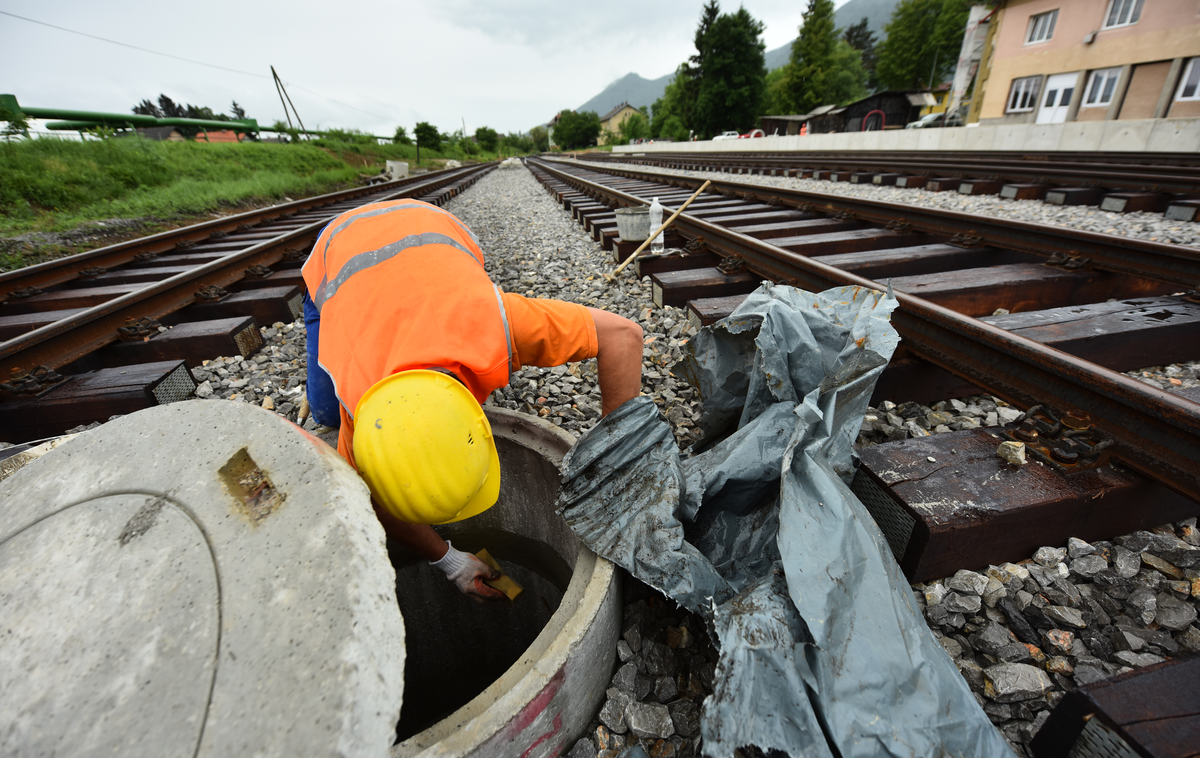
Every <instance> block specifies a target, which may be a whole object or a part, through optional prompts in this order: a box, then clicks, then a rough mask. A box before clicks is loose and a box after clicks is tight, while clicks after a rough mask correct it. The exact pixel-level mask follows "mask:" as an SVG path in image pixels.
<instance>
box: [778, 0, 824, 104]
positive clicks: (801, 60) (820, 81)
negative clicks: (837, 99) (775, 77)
mask: <svg viewBox="0 0 1200 758" xmlns="http://www.w3.org/2000/svg"><path fill="white" fill-rule="evenodd" d="M803 18H804V20H803V22H802V23H801V25H800V36H798V37H797V38H796V41H795V42H793V43H792V55H791V58H790V59H789V60H788V66H789V68H790V70H789V71H788V74H787V78H788V83H787V86H786V88H785V89H786V91H787V97H788V103H787V104H788V105H789V106H790V107H791V108H792V112H793V113H808V112H809V111H811V110H813V109H814V108H817V107H820V106H822V105H826V104H829V103H831V102H833V100H832V98H831V97H830V94H829V84H828V79H829V77H830V74H831V72H832V69H833V54H834V49H835V48H836V46H837V31H836V30H835V29H834V26H833V0H812V2H810V3H809V4H808V8H807V9H806V10H805V11H804V17H803Z"/></svg>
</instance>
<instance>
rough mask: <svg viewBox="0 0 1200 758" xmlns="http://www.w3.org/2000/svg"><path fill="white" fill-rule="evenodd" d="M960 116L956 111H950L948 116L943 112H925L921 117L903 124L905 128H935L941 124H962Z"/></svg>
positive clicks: (941, 125)
mask: <svg viewBox="0 0 1200 758" xmlns="http://www.w3.org/2000/svg"><path fill="white" fill-rule="evenodd" d="M962 125H963V122H962V117H961V116H959V115H958V114H957V113H951V114H950V115H949V117H947V116H946V114H945V113H926V114H925V115H924V116H921V118H919V119H917V120H916V121H913V122H911V123H908V124H905V125H904V128H905V129H936V128H939V127H943V126H962Z"/></svg>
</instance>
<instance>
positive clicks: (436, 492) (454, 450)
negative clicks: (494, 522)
mask: <svg viewBox="0 0 1200 758" xmlns="http://www.w3.org/2000/svg"><path fill="white" fill-rule="evenodd" d="M354 460H355V461H356V462H357V463H358V471H359V473H360V474H361V475H362V478H363V479H364V480H365V481H366V482H367V486H368V487H369V488H370V489H371V495H372V496H374V498H375V500H376V502H378V503H379V504H380V505H382V506H383V507H384V508H387V509H388V511H390V512H391V513H392V514H393V515H394V516H395V517H396V518H398V519H400V520H402V521H407V522H409V523H412V524H448V523H450V522H451V521H461V520H463V519H465V518H470V517H471V516H475V515H478V514H480V513H483V512H484V511H486V510H487V509H488V508H491V507H492V506H493V505H495V504H496V499H497V498H498V497H499V496H500V459H499V457H498V456H497V455H496V443H495V441H494V440H493V439H492V427H491V426H490V425H489V424H488V421H487V417H486V416H484V415H483V408H481V407H479V403H478V402H476V400H475V398H474V397H472V395H471V393H470V392H468V391H467V388H466V387H464V386H463V385H462V384H460V383H459V382H458V381H456V380H455V379H454V378H453V377H450V376H447V375H446V374H443V373H440V372H438V371H425V370H417V371H401V372H400V373H398V374H392V375H391V376H388V377H386V378H384V379H381V380H380V381H378V382H376V383H375V384H374V385H372V386H371V389H369V390H367V391H366V393H365V394H364V395H363V396H362V399H361V400H359V401H358V408H357V409H356V411H355V413H354Z"/></svg>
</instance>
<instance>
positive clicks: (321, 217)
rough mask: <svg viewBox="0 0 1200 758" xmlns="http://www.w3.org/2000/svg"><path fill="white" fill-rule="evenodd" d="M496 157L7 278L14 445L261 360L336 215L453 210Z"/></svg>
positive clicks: (1, 317)
mask: <svg viewBox="0 0 1200 758" xmlns="http://www.w3.org/2000/svg"><path fill="white" fill-rule="evenodd" d="M494 166H495V164H482V165H479V166H471V167H467V168H461V169H449V170H445V171H438V172H434V173H430V174H422V175H418V176H415V177H410V178H408V179H402V180H399V181H397V182H390V183H388V184H385V185H376V186H375V187H371V188H369V189H364V188H359V189H354V190H346V191H343V192H337V193H333V194H330V195H323V196H321V197H318V198H310V199H308V200H304V201H300V202H297V203H290V204H288V205H284V206H274V207H272V208H267V209H263V210H260V211H254V212H252V213H248V214H241V215H239V216H233V217H230V218H228V219H221V220H219V221H214V222H206V223H203V224H199V225H196V226H193V227H185V228H182V229H177V230H174V231H171V232H165V233H163V234H158V235H154V236H152V237H148V238H144V239H142V240H134V241H131V242H126V243H121V244H118V245H113V246H110V247H106V248H101V249H99V250H94V251H91V252H88V253H83V254H81V255H77V256H72V257H70V258H64V259H61V260H57V261H51V262H49V263H45V264H40V265H38V266H32V267H30V268H28V269H18V270H16V271H12V272H7V273H6V274H3V275H0V291H3V292H4V296H3V299H2V300H0V340H3V341H0V377H3V383H2V384H0V418H2V419H3V423H0V440H4V441H8V442H23V441H26V440H31V439H36V438H42V437H47V436H50V435H54V434H60V433H62V432H63V431H64V430H66V429H69V428H72V427H75V426H78V425H80V424H87V423H91V422H93V421H98V420H104V419H107V418H108V417H109V416H111V415H113V414H117V413H128V412H130V411H132V410H137V409H138V408H143V407H149V406H152V405H156V404H164V403H167V402H171V401H173V400H178V399H182V398H183V397H186V396H187V395H188V394H190V393H191V392H192V391H193V390H194V389H195V387H196V386H197V383H196V381H195V380H194V378H193V377H192V376H191V374H190V371H189V369H190V368H194V367H195V366H197V365H199V364H200V362H201V361H203V360H205V359H207V358H213V357H216V356H217V355H222V354H224V355H229V354H240V355H242V356H249V355H251V354H253V353H254V352H255V351H257V350H258V349H259V347H261V345H262V339H261V337H260V336H259V327H260V326H269V325H271V324H273V323H277V322H281V321H282V322H291V321H293V320H295V319H296V318H298V317H300V316H301V315H302V304H301V303H302V297H303V290H304V283H303V280H302V278H301V275H300V267H301V265H303V262H304V259H305V258H306V257H307V255H308V251H309V249H310V248H311V246H312V243H313V241H314V240H315V239H316V237H317V235H318V234H320V231H321V229H322V228H323V227H324V225H325V224H326V223H327V222H328V221H329V219H331V218H333V217H334V216H336V215H338V214H339V213H342V212H344V211H346V210H349V209H351V208H355V207H358V206H361V205H364V204H367V203H373V202H379V201H383V200H395V199H399V198H410V197H411V198H417V199H421V200H425V201H427V202H431V203H435V204H437V205H442V204H444V203H445V202H446V201H448V200H449V199H450V198H451V197H454V196H455V195H457V194H458V193H459V192H460V191H462V190H463V189H465V188H466V187H469V186H470V185H471V184H472V183H474V182H475V181H476V180H478V178H479V177H480V176H483V175H484V174H486V173H487V172H488V171H490V170H491V169H492V168H494ZM134 377H137V381H132V379H133V378H134Z"/></svg>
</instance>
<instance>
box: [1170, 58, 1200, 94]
mask: <svg viewBox="0 0 1200 758" xmlns="http://www.w3.org/2000/svg"><path fill="white" fill-rule="evenodd" d="M1175 99H1176V100H1200V58H1192V59H1191V60H1190V61H1188V62H1187V66H1186V67H1185V68H1184V69H1183V79H1182V80H1181V81H1180V82H1179V93H1178V94H1176V95H1175Z"/></svg>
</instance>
